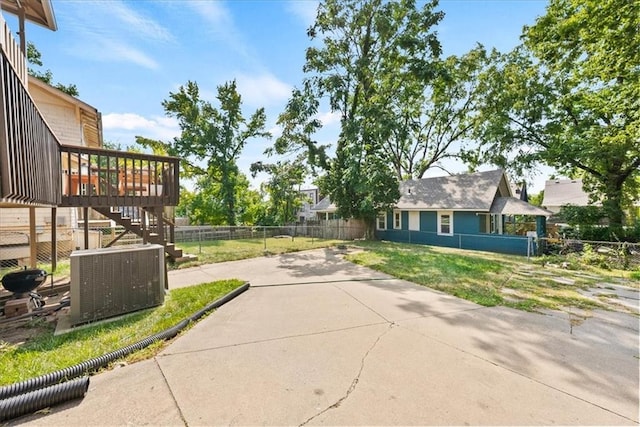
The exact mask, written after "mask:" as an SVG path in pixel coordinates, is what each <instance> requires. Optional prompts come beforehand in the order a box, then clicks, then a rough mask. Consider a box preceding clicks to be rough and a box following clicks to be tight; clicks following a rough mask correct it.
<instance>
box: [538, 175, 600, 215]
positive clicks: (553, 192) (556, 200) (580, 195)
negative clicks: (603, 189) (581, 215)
mask: <svg viewBox="0 0 640 427" xmlns="http://www.w3.org/2000/svg"><path fill="white" fill-rule="evenodd" d="M565 205H572V206H588V205H593V206H601V204H600V202H597V201H595V202H593V203H591V202H590V200H589V194H588V193H586V192H585V191H584V190H583V189H582V180H581V179H552V180H547V181H545V183H544V198H543V200H542V206H543V207H544V208H545V209H548V210H550V211H551V212H553V213H554V214H557V213H558V212H560V209H561V208H562V206H565Z"/></svg>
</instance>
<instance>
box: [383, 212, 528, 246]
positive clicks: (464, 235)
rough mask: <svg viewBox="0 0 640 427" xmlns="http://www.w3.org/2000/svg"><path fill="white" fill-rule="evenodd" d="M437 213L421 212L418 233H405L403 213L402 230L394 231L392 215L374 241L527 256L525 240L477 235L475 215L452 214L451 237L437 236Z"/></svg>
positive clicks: (405, 223)
mask: <svg viewBox="0 0 640 427" xmlns="http://www.w3.org/2000/svg"><path fill="white" fill-rule="evenodd" d="M405 214H406V217H405ZM437 221H438V217H437V212H435V211H422V212H420V231H413V230H409V229H408V212H407V211H403V216H402V229H401V230H394V229H393V212H391V213H389V214H388V215H387V225H388V227H387V229H386V230H376V237H377V238H378V239H380V240H388V241H393V242H400V243H413V244H421V245H432V246H443V247H448V248H458V249H469V250H479V251H488V252H498V253H505V254H513V255H527V245H528V240H527V238H526V237H524V236H511V235H508V236H507V235H498V234H486V233H480V219H479V217H478V216H477V215H476V213H475V212H464V211H457V212H454V213H453V232H454V234H453V235H452V236H445V235H439V234H438V233H437Z"/></svg>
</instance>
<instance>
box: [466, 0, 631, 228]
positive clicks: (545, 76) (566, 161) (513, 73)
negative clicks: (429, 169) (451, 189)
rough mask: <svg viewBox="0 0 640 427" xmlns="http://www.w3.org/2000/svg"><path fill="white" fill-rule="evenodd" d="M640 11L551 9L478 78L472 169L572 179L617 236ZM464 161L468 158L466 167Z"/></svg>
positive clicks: (578, 6)
mask: <svg viewBox="0 0 640 427" xmlns="http://www.w3.org/2000/svg"><path fill="white" fill-rule="evenodd" d="M639 27H640V3H638V2H630V1H627V0H552V1H550V3H549V6H548V7H547V10H546V14H545V15H544V16H542V17H540V18H539V19H538V20H537V21H536V23H535V24H534V25H533V26H532V27H529V28H525V29H524V32H523V36H522V40H523V44H522V45H521V46H518V47H517V48H516V49H514V50H513V51H512V52H510V53H507V54H505V55H502V54H499V53H498V52H493V53H492V58H493V59H492V62H493V65H492V66H490V67H488V68H487V69H486V70H485V72H483V73H482V75H481V83H480V84H481V87H483V91H484V92H485V100H486V102H485V103H484V105H482V109H481V115H480V119H481V120H479V121H478V122H477V127H476V129H475V131H476V132H475V134H476V138H477V139H478V140H479V141H481V147H480V150H479V151H478V152H476V153H475V154H474V155H475V156H476V157H475V161H490V162H493V163H496V164H498V165H501V166H503V167H509V168H512V169H515V170H516V171H517V172H518V173H519V172H521V171H522V170H523V169H528V168H532V167H534V166H535V165H536V164H539V163H543V164H547V165H549V166H552V167H555V168H557V169H558V170H559V171H561V172H563V173H564V174H566V175H568V176H581V177H582V178H583V182H584V183H585V189H586V190H587V191H589V192H590V193H592V194H596V193H598V194H602V195H603V196H604V200H603V206H604V209H605V211H606V212H607V217H608V218H609V222H610V224H611V227H612V228H613V229H614V232H616V233H617V234H620V232H619V231H620V229H621V227H622V224H623V217H624V215H623V210H624V208H625V207H627V206H628V205H629V203H630V202H631V201H632V200H634V199H635V198H636V197H637V196H638V193H639V187H638V176H639V174H640V141H639V135H640V133H639V129H640V108H638V98H639V94H640V89H639V88H640V68H639V67H638V65H637V64H638V63H640V49H639V48H638V47H639V46H640V32H639V31H638V30H637V29H638V28H639ZM470 159H471V160H474V159H473V156H471V157H470Z"/></svg>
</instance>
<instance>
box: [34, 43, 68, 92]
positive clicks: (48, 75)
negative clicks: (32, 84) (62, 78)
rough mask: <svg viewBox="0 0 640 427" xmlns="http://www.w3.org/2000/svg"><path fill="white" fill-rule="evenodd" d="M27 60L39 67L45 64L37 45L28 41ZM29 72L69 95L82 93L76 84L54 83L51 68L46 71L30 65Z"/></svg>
mask: <svg viewBox="0 0 640 427" xmlns="http://www.w3.org/2000/svg"><path fill="white" fill-rule="evenodd" d="M27 61H28V62H29V64H31V65H35V66H37V67H42V66H43V64H42V55H41V54H40V51H39V50H38V49H37V48H36V45H34V44H33V43H31V42H28V43H27ZM28 72H29V75H31V76H33V77H35V78H37V79H39V80H42V81H43V82H45V83H46V84H48V85H51V86H53V87H55V88H56V89H59V90H61V91H63V92H64V93H66V94H67V95H71V96H78V95H80V92H78V87H77V86H76V85H75V84H68V85H64V84H62V83H54V82H53V73H52V72H51V70H49V69H47V70H45V71H40V70H38V69H35V68H31V67H29V70H28Z"/></svg>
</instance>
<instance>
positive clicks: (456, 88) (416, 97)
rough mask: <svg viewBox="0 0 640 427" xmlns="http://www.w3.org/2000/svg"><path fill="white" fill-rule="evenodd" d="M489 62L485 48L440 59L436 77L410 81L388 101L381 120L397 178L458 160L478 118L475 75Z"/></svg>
mask: <svg viewBox="0 0 640 427" xmlns="http://www.w3.org/2000/svg"><path fill="white" fill-rule="evenodd" d="M486 61H487V57H486V52H485V49H484V48H483V47H482V46H477V47H476V48H474V49H472V50H471V51H469V52H468V53H466V54H464V55H462V56H450V57H448V58H446V59H443V60H440V61H436V62H434V67H435V70H436V73H435V75H434V76H433V78H432V79H430V80H429V81H427V82H425V81H424V80H423V79H413V80H409V79H407V80H405V81H404V82H403V86H402V87H401V88H399V90H397V95H396V96H394V97H393V98H392V99H390V100H389V102H388V104H387V105H388V107H387V109H386V110H384V111H383V112H382V116H381V117H380V119H379V121H378V123H380V124H381V126H380V127H381V129H382V133H383V136H384V138H383V141H384V143H383V148H384V152H385V156H386V157H387V158H388V161H389V163H390V164H391V165H393V169H394V171H395V173H396V176H397V178H398V179H399V180H404V179H410V178H422V177H424V174H425V173H426V172H427V170H429V169H431V168H434V167H438V168H441V169H443V170H445V168H444V167H443V166H442V164H441V162H442V161H443V160H445V159H456V158H459V152H460V150H461V148H462V147H463V144H464V143H465V141H466V140H467V138H468V137H469V136H470V133H471V132H470V131H471V130H472V128H473V124H474V120H475V119H476V118H477V113H476V106H477V103H478V100H479V95H480V91H479V90H478V79H477V77H478V74H479V72H480V71H481V70H482V69H483V67H484V66H485V65H486ZM388 83H391V84H395V83H392V82H388ZM445 171H446V170H445Z"/></svg>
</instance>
